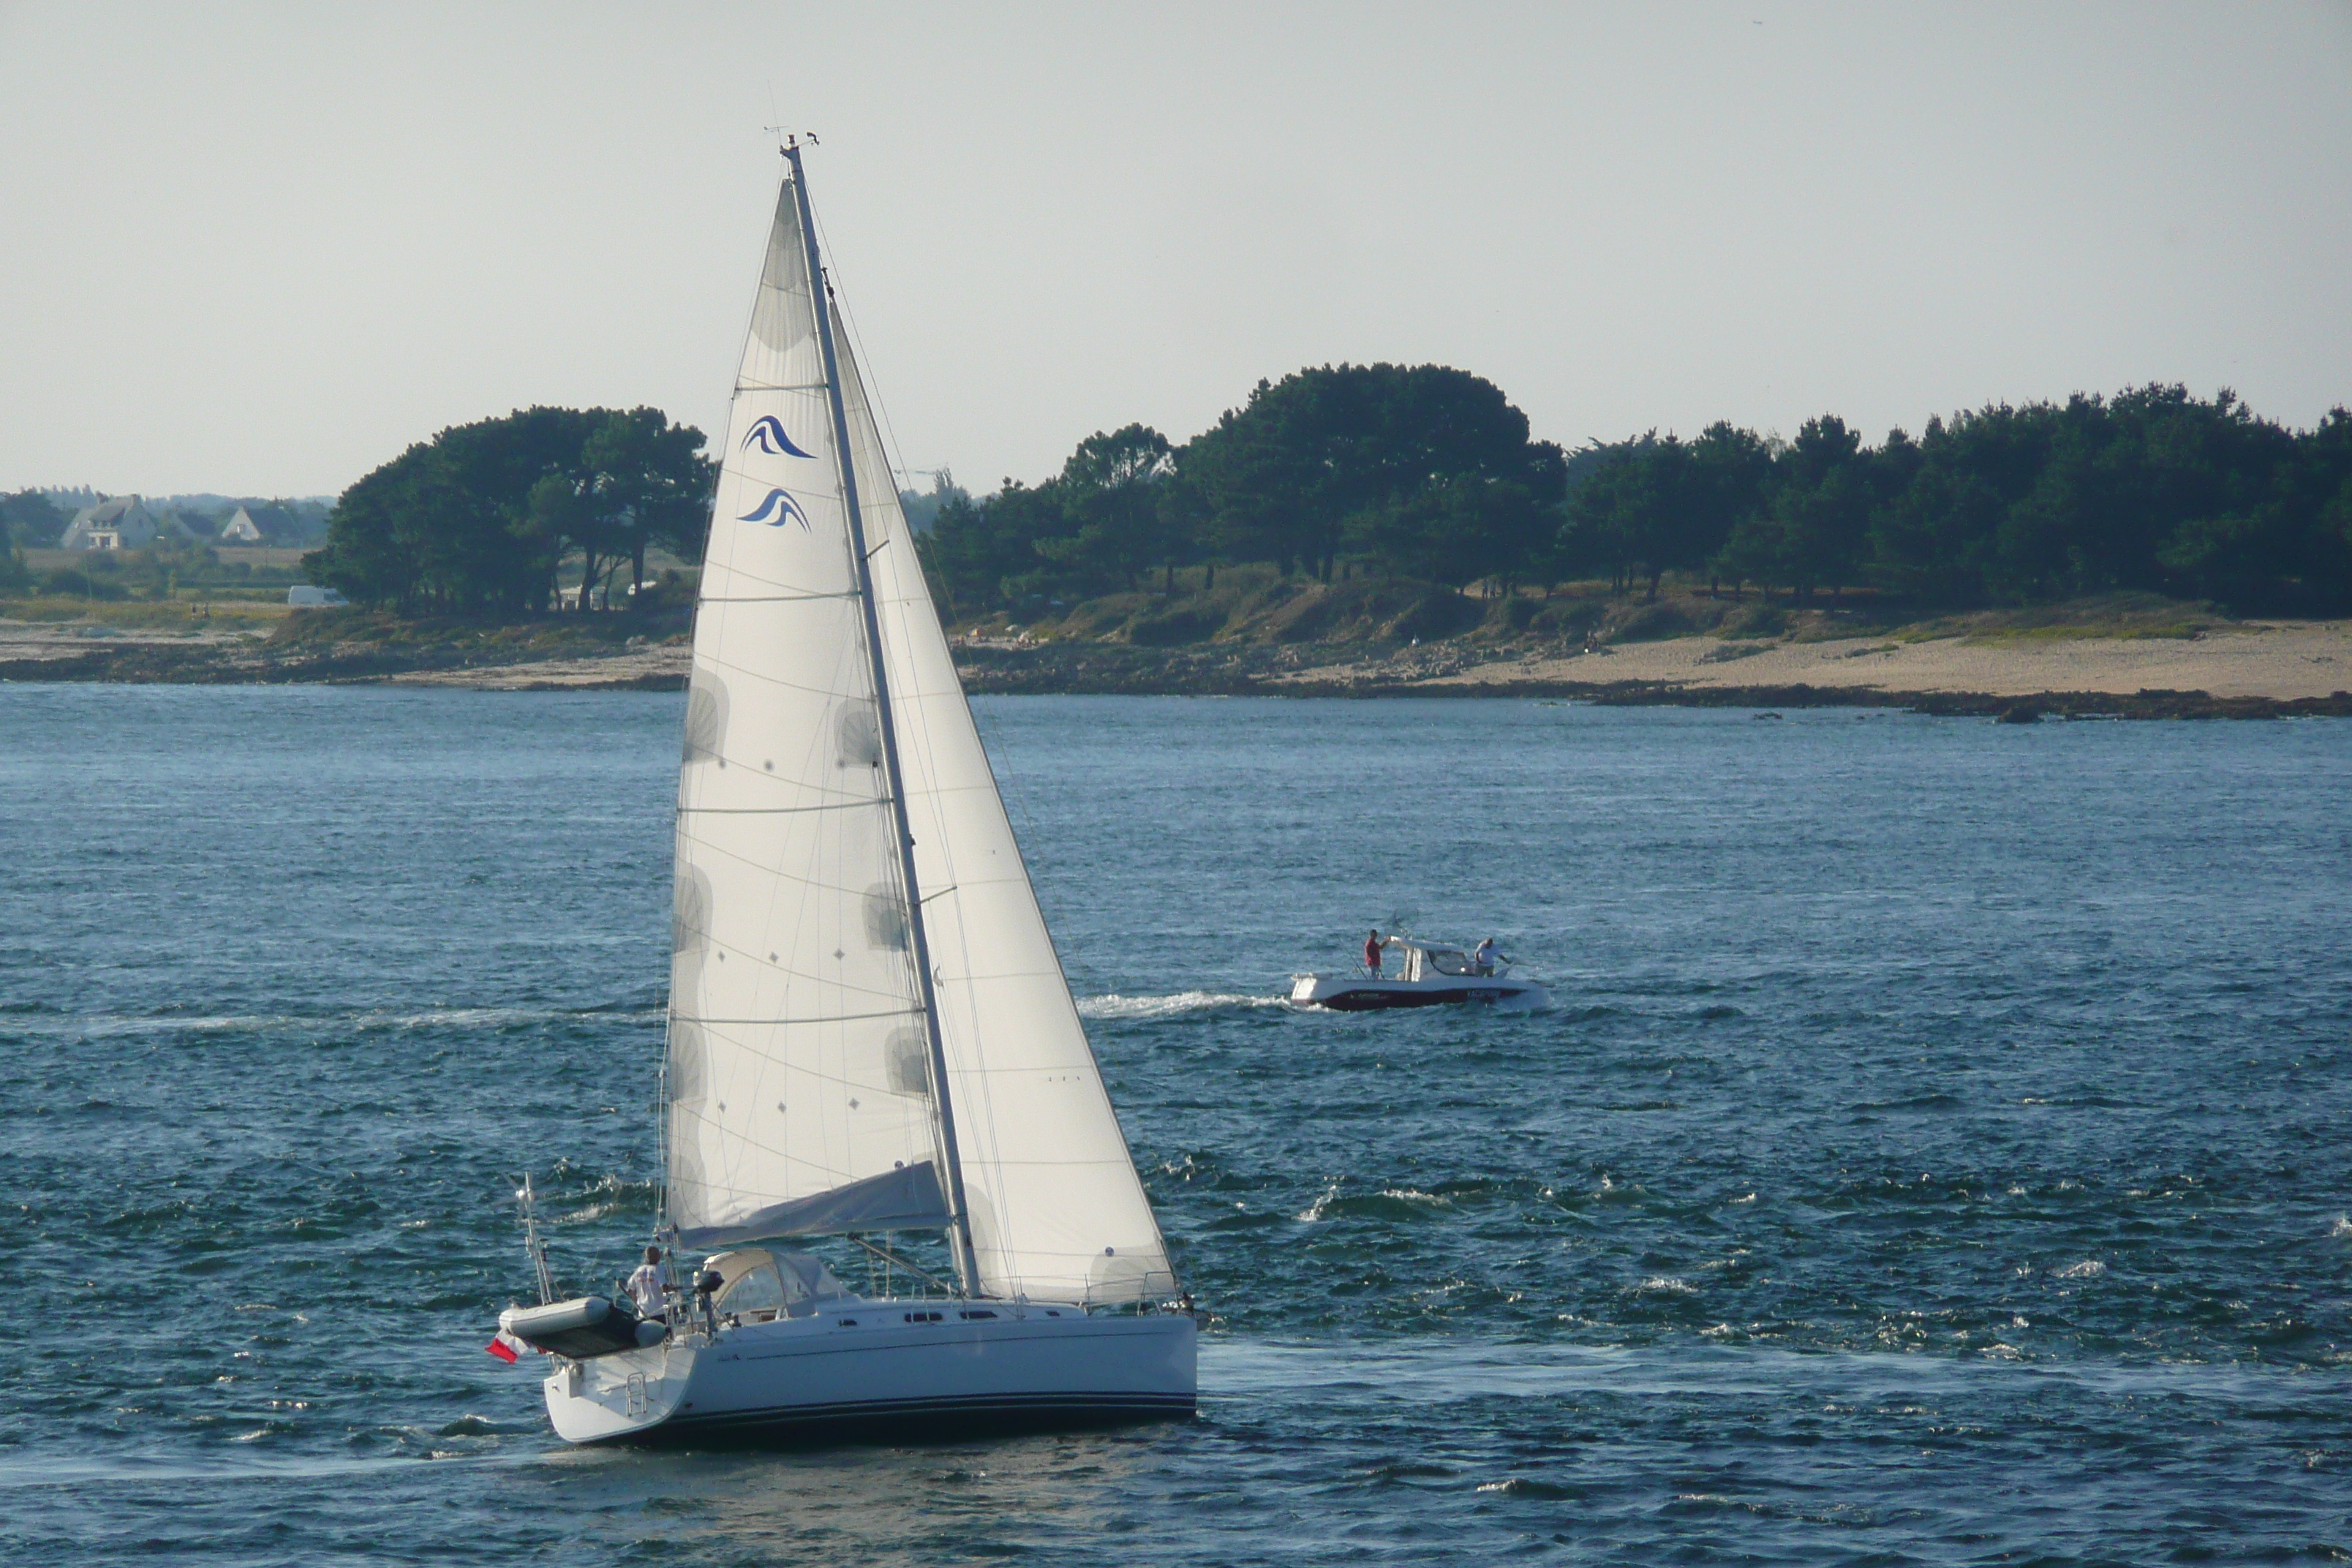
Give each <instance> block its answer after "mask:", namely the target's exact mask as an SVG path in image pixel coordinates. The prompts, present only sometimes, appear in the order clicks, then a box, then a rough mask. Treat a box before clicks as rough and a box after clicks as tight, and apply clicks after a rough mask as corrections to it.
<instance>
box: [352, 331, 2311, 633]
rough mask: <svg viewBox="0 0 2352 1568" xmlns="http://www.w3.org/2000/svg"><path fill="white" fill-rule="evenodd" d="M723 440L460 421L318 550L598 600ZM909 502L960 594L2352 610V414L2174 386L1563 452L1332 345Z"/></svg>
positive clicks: (378, 569) (706, 492)
mask: <svg viewBox="0 0 2352 1568" xmlns="http://www.w3.org/2000/svg"><path fill="white" fill-rule="evenodd" d="M703 446H704V438H703V436H702V434H701V432H699V431H698V430H696V429H694V428H693V427H692V426H681V425H673V424H671V423H670V422H669V420H668V418H667V416H665V415H664V414H663V413H662V412H661V411H660V410H658V409H652V408H636V409H631V410H627V411H615V410H611V409H563V408H530V409H526V410H522V411H520V412H518V413H515V414H511V415H509V416H505V417H503V418H499V419H487V420H482V421H479V422H477V423H475V424H472V425H465V426H455V427H453V428H451V429H447V430H444V431H442V432H441V433H440V434H439V435H437V436H436V437H433V438H432V439H431V440H430V441H426V442H421V443H419V444H417V445H415V446H413V447H409V448H408V450H406V451H405V452H404V453H402V454H401V455H400V456H399V457H397V458H394V459H393V460H392V461H391V462H389V463H386V464H384V465H383V467H381V468H377V469H375V470H374V471H373V472H372V473H370V474H368V475H367V476H365V477H364V478H362V479H360V480H359V481H358V482H357V483H355V484H354V485H352V487H351V489H348V490H346V491H345V492H344V493H343V495H342V496H341V499H340V500H339V501H338V502H337V504H336V507H335V509H334V511H333V513H332V515H331V517H330V519H329V523H328V539H327V544H326V547H325V548H324V549H322V550H320V551H318V552H314V553H313V554H311V555H310V556H308V557H306V558H305V566H306V570H307V571H308V573H309V574H310V578H311V580H312V581H313V582H319V583H323V584H327V585H329V586H332V587H335V588H339V589H341V591H342V592H343V593H344V594H345V595H348V596H349V597H351V598H352V600H354V601H355V602H358V603H362V604H368V605H382V606H385V607H390V608H395V609H399V610H402V611H405V612H419V611H428V610H429V611H437V612H469V613H483V612H488V613H529V612H533V611H538V610H542V609H545V608H547V607H549V606H550V605H555V604H558V603H561V602H562V600H563V598H564V597H566V596H567V595H566V593H565V590H564V584H561V583H559V581H558V574H559V572H562V573H563V574H568V575H570V576H572V581H573V582H574V583H576V584H577V585H578V587H579V589H581V590H582V592H581V593H580V594H579V595H578V597H577V599H576V601H575V602H578V603H582V604H586V603H589V602H592V599H593V593H592V592H591V591H592V590H594V589H596V588H600V587H602V588H606V589H609V588H610V587H611V586H612V585H614V584H616V583H617V582H618V581H619V580H620V576H621V574H622V573H624V572H626V574H627V576H628V581H629V582H631V583H632V584H643V583H644V581H645V576H646V565H645V563H646V551H647V550H648V549H649V548H650V547H653V546H656V545H658V546H661V547H663V548H666V549H667V550H669V551H671V552H675V553H676V554H677V555H679V556H680V557H682V558H684V559H687V560H695V559H698V557H699V555H700V552H701V548H702V541H703V537H704V533H705V531H706V530H707V528H708V524H709V503H710V495H711V489H712V485H713V482H714V479H715V476H716V464H715V463H713V462H712V460H711V459H710V458H708V457H706V456H705V455H704V453H703ZM917 500H918V501H919V510H930V511H931V512H932V513H933V515H932V517H931V521H930V526H929V529H928V530H927V531H924V532H923V533H922V534H921V536H920V547H921V552H922V556H923V561H924V563H925V566H926V569H927V570H928V572H929V576H930V580H931V584H932V589H933V592H934V594H935V595H936V596H937V597H938V599H939V600H940V606H941V608H942V610H943V611H944V612H946V613H947V615H948V616H950V618H951V619H965V618H971V617H975V616H981V615H985V614H988V613H991V612H994V611H1000V610H1002V611H1010V612H1014V613H1022V614H1034V612H1035V611H1036V609H1037V608H1038V607H1040V605H1042V604H1044V603H1046V602H1050V601H1053V600H1061V601H1064V602H1073V601H1076V600H1078V599H1084V598H1090V597H1095V596H1097V595H1105V594H1112V593H1119V592H1132V591H1136V590H1139V589H1141V588H1144V587H1146V586H1151V587H1156V588H1158V589H1160V591H1162V592H1172V591H1173V588H1174V583H1175V574H1176V573H1177V572H1178V571H1179V570H1186V571H1193V570H1197V571H1199V572H1200V574H1201V577H1202V583H1203V585H1204V586H1207V587H1213V586H1214V584H1215V576H1216V573H1217V571H1218V569H1219V568H1220V567H1223V566H1226V565H1233V564H1242V563H1270V564H1272V565H1274V566H1275V567H1276V568H1277V569H1278V570H1280V571H1281V572H1283V573H1285V574H1312V575H1314V576H1317V577H1319V578H1322V579H1324V580H1327V581H1328V580H1329V579H1331V578H1333V577H1334V576H1338V575H1348V574H1377V575H1383V576H1392V577H1398V578H1405V579H1411V580H1413V581H1418V582H1425V583H1432V584H1443V585H1445V586H1450V587H1455V588H1459V587H1464V586H1466V585H1469V584H1487V585H1489V586H1490V587H1492V588H1496V589H1509V588H1511V587H1513V586H1516V585H1520V584H1535V585H1540V586H1545V587H1549V586H1551V585H1554V584H1564V583H1571V582H1589V581H1593V580H1606V581H1607V582H1609V583H1610V584H1612V587H1614V588H1616V589H1618V590H1620V591H1633V590H1636V589H1645V590H1646V591H1647V592H1648V593H1649V594H1650V595H1653V596H1654V595H1656V593H1657V592H1658V589H1659V586H1660V584H1662V582H1663V581H1664V578H1665V577H1666V576H1667V575H1668V574H1676V575H1679V576H1683V577H1685V578H1690V579H1703V580H1705V581H1707V582H1708V583H1710V584H1713V585H1716V586H1717V587H1720V586H1724V585H1728V586H1731V587H1733V588H1734V589H1739V588H1743V587H1745V586H1747V585H1750V584H1753V585H1757V586H1760V587H1763V588H1767V589H1772V590H1780V591H1785V592H1788V593H1790V594H1792V595H1798V596H1810V595H1814V594H1817V593H1830V594H1837V593H1841V592H1843V590H1845V589H1848V588H1854V587H1868V588H1872V589H1875V590H1877V591H1879V592H1881V593H1884V594H1887V595H1895V596H1898V597H1900V598H1902V599H1903V600H1905V601H1906V602H1910V603H1916V604H1920V605H1935V606H1965V605H1983V604H2004V603H2007V604H2015V603H2031V602H2036V601H2045V600H2050V599H2055V598H2064V597H2070V596H2074V595H2082V594H2088V593H2095V592H2101V591H2105V590H2110V589H2119V588H2120V589H2143V590H2149V591H2153V592H2158V593H2163V594H2169V595H2181V596H2192V597H2200V598H2210V599H2215V600H2219V601H2221V602H2223V603H2225V604H2229V605H2233V606H2237V607H2242V608H2245V609H2250V610H2259V611H2276V612H2294V611H2309V612H2332V611H2339V610H2344V609H2347V608H2352V414H2347V412H2346V411H2345V410H2343V409H2341V408H2338V409H2336V410H2334V411H2332V412H2331V413H2329V414H2328V416H2326V418H2325V419H2323V420H2322V421H2320V423H2319V424H2318V426H2315V428H2313V429H2310V430H2305V431H2295V430H2291V429H2288V428H2286V427H2285V426H2282V425H2280V424H2278V423H2277V422H2275V421H2273V420H2270V419H2265V418H2263V417H2260V416H2257V415H2255V414H2254V413H2253V412H2252V410H2251V409H2250V408H2248V407H2247V406H2246V405H2245V404H2244V403H2242V401H2240V400H2239V399H2238V398H2237V397H2236V396H2235V395H2232V394H2231V393H2229V392H2226V391H2225V392H2222V393H2220V394H2218V395H2215V396H2213V397H2211V398H2210V399H2202V398H2199V397H2195V396H2192V395H2189V392H2188V391H2187V390H2186V389H2185V388H2182V387H2179V386H2161V385H2151V386H2146V387H2139V388H2136V389H2133V390H2129V391H2126V392H2123V393H2120V394H2117V395H2114V396H2112V397H2108V396H2095V395H2077V396H2074V397H2071V398H2069V399H2067V400H2066V401H2065V402H2064V403H2063V404H2057V403H2029V404H2025V405H2016V406H2012V405H2007V404H1998V405H1989V406H1987V407H1984V408H1980V409H1977V410H1974V411H1970V412H1966V413H1962V414H1958V415H1956V416H1952V417H1951V418H1950V419H1948V420H1947V419H1944V418H1940V417H1938V418H1935V419H1931V420H1929V421H1928V422H1927V426H1926V428H1925V429H1924V430H1922V431H1921V433H1920V434H1919V435H1918V436H1917V437H1913V436H1911V435H1909V434H1907V433H1906V432H1905V431H1903V430H1900V429H1897V430H1894V431H1890V432H1889V433H1888V434H1887V436H1886V437H1885V439H1884V440H1883V441H1881V442H1879V443H1878V444H1877V445H1875V446H1872V445H1870V444H1868V443H1866V442H1865V441H1864V439H1863V437H1862V436H1861V434H1860V433H1859V432H1858V431H1856V430H1854V429H1853V427H1851V426H1848V425H1847V424H1846V423H1845V422H1844V421H1843V419H1840V418H1839V417H1837V416H1834V415H1823V416H1821V417H1819V418H1816V419H1811V420H1809V421H1807V422H1806V423H1805V425H1804V426H1803V427H1802V428H1801V429H1800V430H1799V431H1798V432H1797V434H1796V436H1795V437H1793V438H1792V439H1789V440H1782V439H1780V438H1779V437H1774V436H1769V435H1763V434H1759V433H1758V432H1756V431H1754V430H1748V429H1743V428H1740V427H1738V426H1733V425H1731V424H1728V423H1717V424H1715V425H1711V426H1707V427H1706V429H1704V430H1702V431H1701V432H1700V433H1699V434H1697V435H1696V436H1695V437H1688V438H1685V437H1680V436H1676V435H1666V436H1663V437H1662V436H1659V435H1658V434H1656V433H1655V432H1650V433H1647V434H1644V435H1641V436H1636V437H1630V438H1628V439H1624V440H1620V441H1614V442H1606V443H1604V442H1588V443H1587V444H1586V445H1584V446H1583V447H1579V448H1577V449H1575V450H1572V451H1570V450H1565V449H1563V448H1562V447H1559V445H1557V444H1555V443H1553V442H1549V441H1544V440H1538V439H1536V438H1535V437H1533V436H1532V434H1531V433H1530V431H1529V428H1528V419H1527V416H1525V415H1524V414H1523V413H1521V412H1520V411H1519V410H1518V409H1517V407H1515V406H1513V405H1512V404H1511V403H1510V401H1509V399H1508V398H1507V397H1506V396H1505V395H1503V393H1502V391H1501V390H1500V389H1499V388H1497V387H1496V385H1495V384H1493V383H1491V382H1488V381H1486V380H1485V379H1484V378H1482V377H1480V376H1476V375H1474V374H1470V373H1468V372H1466V371H1461V370H1454V369H1450V368H1447V367H1444V366H1440V365H1417V366H1401V365H1390V364H1374V365H1346V364H1343V365H1338V366H1329V365H1326V366H1322V367H1319V368H1310V369H1307V370H1302V371H1299V372H1297V373H1296V374H1291V375H1288V376H1285V377H1284V378H1283V379H1282V380H1281V381H1279V382H1265V381H1261V382H1260V383H1259V384H1258V385H1257V386H1256V388H1255V390H1254V391H1253V392H1252V393H1251V394H1250V396H1249V398H1248V400H1247V401H1246V402H1245V403H1244V405H1242V406H1240V407H1239V408H1235V409H1233V410H1230V411H1228V412H1227V413H1226V414H1225V415H1224V416H1223V417H1221V418H1220V419H1219V420H1218V421H1217V423H1216V424H1215V425H1214V426H1212V427H1211V428H1210V429H1208V430H1205V431H1203V432H1202V433H1201V434H1200V435H1198V436H1195V437H1192V439H1191V440H1190V441H1187V442H1184V443H1182V444H1181V445H1180V444H1178V443H1175V442H1172V441H1171V440H1170V439H1169V438H1168V437H1166V436H1164V435H1162V434H1161V433H1160V432H1159V431H1157V430H1153V429H1151V428H1150V427H1149V426H1143V425H1128V426H1123V427H1121V428H1119V429H1116V430H1110V431H1104V432H1099V433H1097V434H1096V435H1093V436H1089V437H1087V438H1086V439H1085V440H1084V441H1081V442H1079V443H1078V445H1077V447H1076V450H1075V451H1073V452H1072V453H1071V454H1070V457H1069V458H1068V460H1067V461H1066V462H1065V463H1064V464H1063V466H1062V468H1061V471H1060V472H1058V473H1056V474H1055V475H1053V476H1052V477H1051V478H1049V479H1045V480H1044V481H1042V482H1040V483H1036V484H1024V483H1023V482H1021V481H1019V480H1014V479H1007V480H1005V481H1004V483H1003V486H1002V488H1001V489H998V490H997V491H996V492H995V493H994V494H992V495H988V496H984V497H978V498H975V497H972V496H971V495H969V494H967V493H966V492H965V491H963V490H962V489H959V488H957V487H955V486H953V485H952V484H951V483H950V482H949V481H947V480H946V479H944V478H942V479H940V480H939V481H937V483H935V485H934V489H933V491H932V493H931V494H930V495H929V496H927V497H921V498H917ZM910 510H917V509H913V508H910Z"/></svg>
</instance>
